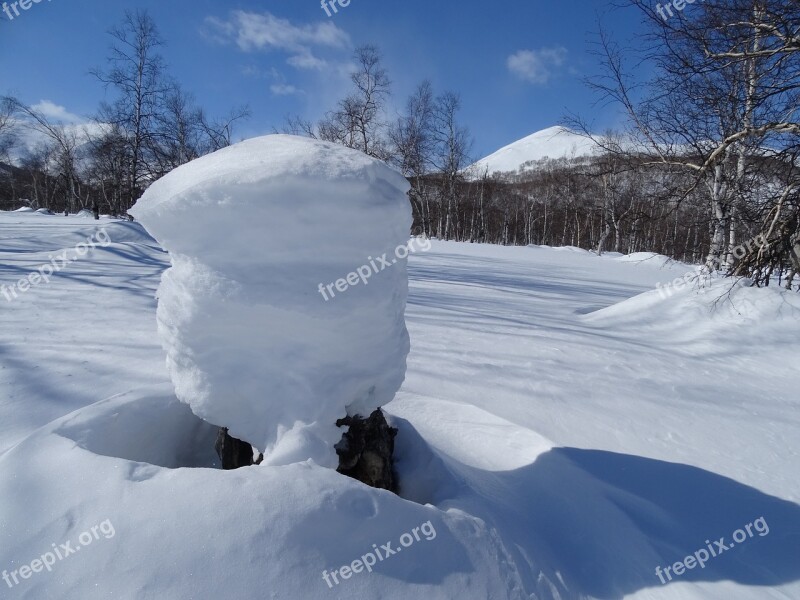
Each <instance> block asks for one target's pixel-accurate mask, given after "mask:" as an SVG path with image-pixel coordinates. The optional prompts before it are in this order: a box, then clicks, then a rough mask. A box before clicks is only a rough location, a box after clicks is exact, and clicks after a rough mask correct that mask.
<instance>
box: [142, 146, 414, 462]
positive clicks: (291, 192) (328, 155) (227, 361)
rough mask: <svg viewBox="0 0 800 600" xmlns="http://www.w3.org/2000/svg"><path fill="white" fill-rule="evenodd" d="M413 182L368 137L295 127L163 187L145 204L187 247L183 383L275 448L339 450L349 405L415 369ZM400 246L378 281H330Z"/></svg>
mask: <svg viewBox="0 0 800 600" xmlns="http://www.w3.org/2000/svg"><path fill="white" fill-rule="evenodd" d="M407 190H408V183H407V182H406V180H405V179H404V178H403V177H402V176H401V175H400V174H398V173H397V172H395V171H393V170H391V169H390V168H388V167H387V166H386V165H384V164H383V163H381V162H379V161H377V160H374V159H372V158H369V157H367V156H366V155H364V154H362V153H360V152H356V151H353V150H349V149H346V148H342V147H341V146H336V145H334V144H329V143H325V142H319V141H316V140H310V139H307V138H299V137H293V136H286V135H274V136H266V137H262V138H256V139H252V140H248V141H246V142H242V143H240V144H236V145H235V146H232V147H230V148H226V149H224V150H221V151H219V152H216V153H214V154H212V155H210V156H206V157H203V158H201V159H199V160H196V161H193V162H192V163H190V164H188V165H185V166H183V167H181V168H179V169H176V170H175V171H173V172H172V173H170V174H169V175H167V176H166V177H164V178H163V179H161V180H160V181H158V182H156V183H155V184H154V185H153V186H151V187H150V188H149V189H148V190H147V192H146V193H145V195H144V196H143V198H142V199H141V200H140V201H139V202H138V203H137V205H136V206H135V207H134V209H133V210H131V211H130V212H131V214H132V215H134V216H135V217H136V218H137V219H139V220H140V221H141V222H142V223H143V225H144V226H145V228H147V230H148V231H149V232H150V233H151V234H152V235H153V236H154V237H155V238H156V239H157V240H159V242H161V244H162V245H163V246H164V248H166V249H167V250H168V251H169V252H170V255H171V258H172V265H173V266H172V268H171V269H170V270H169V271H167V272H166V273H165V275H164V278H163V281H162V284H161V286H160V288H159V291H158V296H159V308H158V323H159V333H160V335H161V338H162V343H163V345H164V348H165V349H166V352H167V356H168V366H169V371H170V375H171V376H172V381H173V383H174V384H175V390H176V393H177V395H178V398H180V399H181V400H182V401H184V402H186V403H187V404H189V405H190V406H191V407H192V410H193V411H194V413H195V414H197V415H198V416H200V417H202V418H203V419H206V420H207V421H209V422H211V423H214V424H217V425H221V426H225V427H228V428H229V429H230V432H231V435H233V436H234V437H237V438H240V439H243V440H247V441H248V442H250V443H251V444H254V445H255V446H257V447H258V448H260V449H262V450H263V449H266V450H267V456H266V460H267V462H268V463H271V464H288V463H291V462H295V461H298V460H305V459H307V458H313V459H314V460H315V461H316V462H317V463H321V464H325V465H328V466H332V465H335V462H336V455H335V452H334V450H333V446H334V444H335V443H336V442H337V441H338V439H340V438H341V430H339V429H337V428H336V426H335V423H336V420H337V419H340V418H342V417H344V416H345V415H346V414H348V413H349V414H351V415H354V414H361V415H368V414H370V413H371V412H372V411H373V410H375V409H376V408H378V407H380V406H384V405H385V404H387V403H389V402H390V401H391V400H392V399H393V398H394V396H395V393H396V392H397V390H398V389H399V388H400V385H401V384H402V382H403V379H404V377H405V368H406V356H407V354H408V348H409V342H408V332H407V330H406V326H405V320H404V311H405V303H406V295H407V290H408V281H407V273H406V261H405V260H400V259H398V258H396V255H395V249H396V247H397V246H399V245H402V244H405V243H407V242H408V236H409V232H410V229H411V215H410V206H409V202H408V198H407V197H406V191H407ZM384 255H386V256H387V259H389V260H390V261H393V262H394V264H392V266H391V267H390V268H388V269H385V270H383V271H381V272H380V273H375V274H373V275H372V277H371V278H370V279H368V280H367V285H364V284H363V283H359V284H358V285H356V286H352V287H350V289H348V290H347V291H346V292H344V293H341V292H337V291H335V290H334V291H333V294H336V295H335V297H332V298H331V297H330V292H326V294H327V297H328V300H327V301H326V300H325V297H326V296H323V295H322V294H321V293H320V292H319V290H318V287H319V285H320V284H323V285H325V284H330V283H332V282H335V281H337V280H338V279H340V278H344V277H346V276H347V274H348V273H351V272H353V271H355V270H356V269H358V268H359V267H361V266H362V265H365V264H368V262H369V260H368V259H370V258H375V257H382V256H384ZM376 264H378V263H377V262H376Z"/></svg>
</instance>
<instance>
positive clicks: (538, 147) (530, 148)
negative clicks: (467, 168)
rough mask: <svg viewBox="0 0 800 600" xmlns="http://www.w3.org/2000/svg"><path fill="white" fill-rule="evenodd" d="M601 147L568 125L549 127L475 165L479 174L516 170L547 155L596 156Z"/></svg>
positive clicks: (474, 167)
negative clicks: (567, 126)
mask: <svg viewBox="0 0 800 600" xmlns="http://www.w3.org/2000/svg"><path fill="white" fill-rule="evenodd" d="M599 151H600V148H599V147H598V146H597V145H596V144H595V143H594V142H593V141H592V140H590V139H588V138H586V137H585V136H581V135H578V134H577V133H575V132H574V131H571V130H569V129H567V128H565V127H558V126H557V127H549V128H548V129H543V130H542V131H537V132H536V133H533V134H531V135H529V136H527V137H524V138H522V139H521V140H517V141H516V142H513V143H511V144H509V145H508V146H504V147H503V148H500V149H499V150H498V151H497V152H494V153H492V154H490V155H489V156H487V157H485V158H482V159H481V160H479V161H478V162H476V163H475V164H474V165H472V168H473V169H474V170H475V171H477V173H479V174H481V175H482V174H483V173H485V172H487V171H488V173H489V174H490V175H491V174H492V173H496V172H501V173H508V172H517V171H518V170H520V168H521V167H522V166H523V165H524V164H525V163H528V162H531V161H539V160H542V159H545V158H553V159H556V158H579V157H584V156H594V155H597V154H598V153H599Z"/></svg>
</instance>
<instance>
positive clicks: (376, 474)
mask: <svg viewBox="0 0 800 600" xmlns="http://www.w3.org/2000/svg"><path fill="white" fill-rule="evenodd" d="M336 426H337V427H348V428H349V429H348V430H347V432H346V433H345V434H344V435H343V436H342V440H341V441H340V442H339V443H338V444H336V454H338V455H339V468H338V469H337V471H339V473H342V474H344V475H347V476H348V477H352V478H353V479H357V480H358V481H360V482H362V483H366V484H367V485H369V486H372V487H374V488H381V489H384V490H389V491H392V492H396V491H397V486H396V483H395V475H394V438H395V436H396V435H397V429H395V428H394V427H390V426H389V423H387V422H386V417H385V416H384V415H383V411H381V410H380V409H378V410H376V411H375V412H373V413H372V414H371V415H370V416H369V417H368V418H366V419H365V418H364V417H361V416H358V415H357V416H354V417H345V418H344V419H339V420H338V421H336Z"/></svg>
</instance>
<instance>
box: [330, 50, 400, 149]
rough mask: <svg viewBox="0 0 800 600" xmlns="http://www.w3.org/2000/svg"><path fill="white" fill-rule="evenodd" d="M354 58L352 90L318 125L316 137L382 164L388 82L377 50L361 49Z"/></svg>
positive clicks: (388, 91) (384, 144)
mask: <svg viewBox="0 0 800 600" xmlns="http://www.w3.org/2000/svg"><path fill="white" fill-rule="evenodd" d="M354 58H355V60H356V63H357V68H356V70H355V71H354V72H353V73H352V75H351V77H350V79H351V81H352V83H353V87H354V90H353V92H352V93H351V94H349V95H348V96H347V97H346V98H344V99H342V100H340V101H339V103H338V105H337V107H336V108H335V109H334V110H332V111H330V112H329V113H327V114H326V115H325V117H324V118H323V119H322V120H321V121H320V122H319V124H318V125H317V132H316V137H319V138H320V139H323V140H326V141H330V142H335V143H337V144H342V145H344V146H347V147H348V148H355V149H357V150H361V151H362V152H364V153H365V154H368V155H370V156H374V157H376V158H380V159H381V160H386V159H388V158H389V150H388V148H387V144H386V131H387V123H386V120H385V114H384V113H385V110H386V102H387V100H388V98H389V94H390V88H391V82H390V81H389V76H388V75H387V73H386V69H384V67H383V64H382V62H381V55H380V52H379V51H378V49H377V47H375V46H372V45H365V46H361V47H359V48H357V49H356V51H355V55H354Z"/></svg>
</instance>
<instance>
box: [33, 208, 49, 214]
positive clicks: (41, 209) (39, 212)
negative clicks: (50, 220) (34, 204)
mask: <svg viewBox="0 0 800 600" xmlns="http://www.w3.org/2000/svg"><path fill="white" fill-rule="evenodd" d="M36 212H37V213H38V214H40V215H47V216H52V215H53V211H51V210H48V209H46V208H40V209H38V210H37V211H36Z"/></svg>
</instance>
